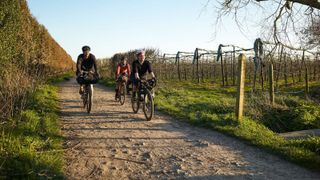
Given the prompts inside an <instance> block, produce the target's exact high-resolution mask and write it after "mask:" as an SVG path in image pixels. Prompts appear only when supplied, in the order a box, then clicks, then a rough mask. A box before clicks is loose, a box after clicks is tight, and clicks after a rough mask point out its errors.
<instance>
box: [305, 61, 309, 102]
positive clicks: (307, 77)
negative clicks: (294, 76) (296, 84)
mask: <svg viewBox="0 0 320 180" xmlns="http://www.w3.org/2000/svg"><path fill="white" fill-rule="evenodd" d="M305 83H306V84H305V86H306V87H305V96H306V98H308V97H309V75H308V67H307V66H306V67H305Z"/></svg>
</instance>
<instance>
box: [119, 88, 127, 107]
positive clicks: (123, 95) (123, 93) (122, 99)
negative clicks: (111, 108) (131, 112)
mask: <svg viewBox="0 0 320 180" xmlns="http://www.w3.org/2000/svg"><path fill="white" fill-rule="evenodd" d="M126 92H127V87H126V83H122V84H121V91H120V96H119V102H120V104H121V105H123V104H124V102H125V100H126Z"/></svg>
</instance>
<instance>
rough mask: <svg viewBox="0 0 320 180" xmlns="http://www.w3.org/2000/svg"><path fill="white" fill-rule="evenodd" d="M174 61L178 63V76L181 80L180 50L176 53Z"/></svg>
mask: <svg viewBox="0 0 320 180" xmlns="http://www.w3.org/2000/svg"><path fill="white" fill-rule="evenodd" d="M176 63H178V78H179V81H181V71H180V51H178V53H177V55H176Z"/></svg>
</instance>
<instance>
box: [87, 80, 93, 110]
mask: <svg viewBox="0 0 320 180" xmlns="http://www.w3.org/2000/svg"><path fill="white" fill-rule="evenodd" d="M87 88H88V98H87V99H88V100H87V101H88V102H87V113H88V114H90V112H91V108H92V88H91V85H88V87H87Z"/></svg>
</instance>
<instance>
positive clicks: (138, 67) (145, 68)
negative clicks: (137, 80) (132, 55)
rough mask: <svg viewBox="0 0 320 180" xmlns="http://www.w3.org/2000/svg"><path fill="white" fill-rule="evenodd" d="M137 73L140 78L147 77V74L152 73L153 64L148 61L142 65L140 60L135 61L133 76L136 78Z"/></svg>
mask: <svg viewBox="0 0 320 180" xmlns="http://www.w3.org/2000/svg"><path fill="white" fill-rule="evenodd" d="M137 72H138V74H139V76H140V77H143V76H145V75H146V73H147V72H148V73H151V72H152V68H151V63H150V62H149V61H148V60H144V62H143V63H142V64H140V62H139V60H135V61H133V63H132V71H131V75H132V76H134V74H135V73H137Z"/></svg>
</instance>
